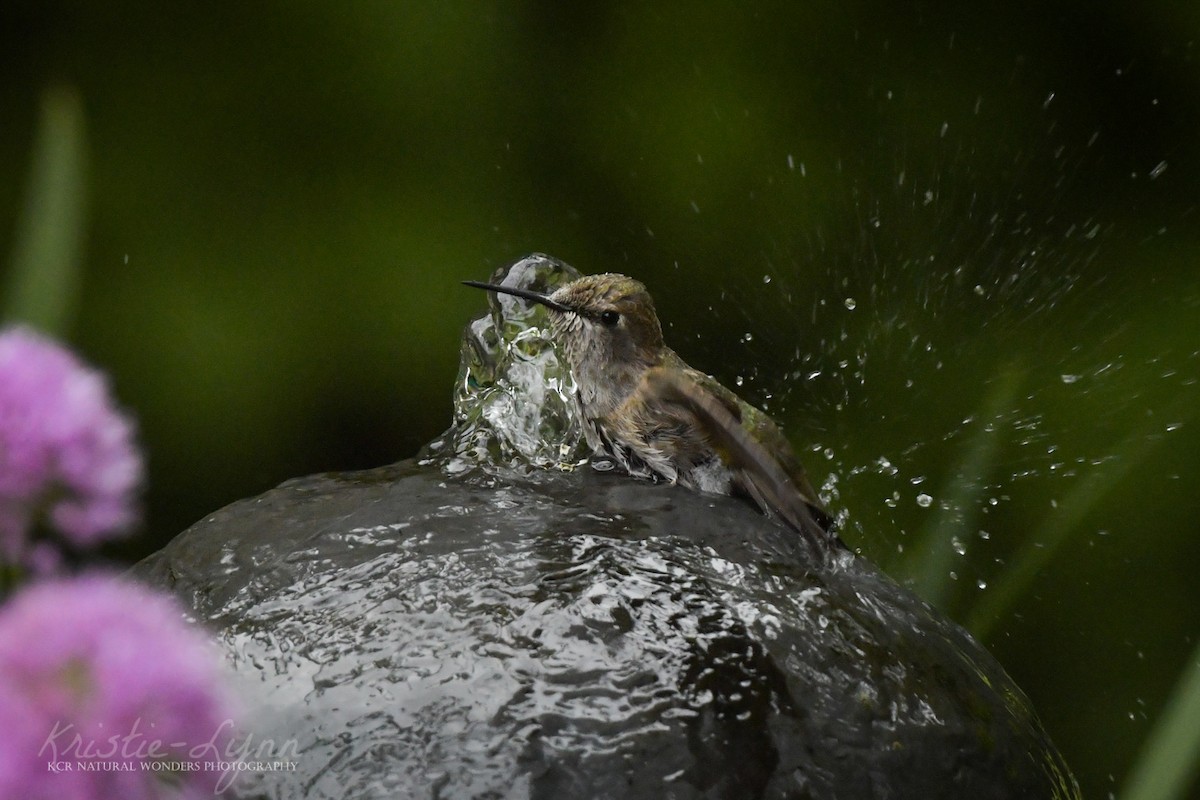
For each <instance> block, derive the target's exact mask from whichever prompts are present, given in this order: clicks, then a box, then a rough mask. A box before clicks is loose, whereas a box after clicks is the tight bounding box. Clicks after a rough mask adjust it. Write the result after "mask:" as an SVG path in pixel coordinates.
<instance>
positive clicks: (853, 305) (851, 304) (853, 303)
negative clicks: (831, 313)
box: [846, 297, 858, 311]
mask: <svg viewBox="0 0 1200 800" xmlns="http://www.w3.org/2000/svg"><path fill="white" fill-rule="evenodd" d="M857 306H858V301H857V300H855V299H854V298H853V297H847V298H846V308H848V309H850V310H851V311H853V310H854V309H855V308H856V307H857Z"/></svg>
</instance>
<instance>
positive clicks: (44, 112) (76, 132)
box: [4, 87, 85, 338]
mask: <svg viewBox="0 0 1200 800" xmlns="http://www.w3.org/2000/svg"><path fill="white" fill-rule="evenodd" d="M84 159H85V156H84V132H83V106H82V103H81V102H80V99H79V95H78V94H77V93H76V92H75V91H74V90H72V89H69V88H63V87H56V88H51V89H48V90H47V91H46V92H45V94H44V95H43V96H42V108H41V118H40V121H39V124H38V131H37V136H36V139H35V141H34V148H33V157H32V162H31V166H30V176H29V188H28V191H27V194H26V199H25V208H24V210H23V213H22V216H21V219H20V222H19V224H18V227H17V236H16V245H15V248H14V251H13V257H12V264H11V272H10V274H9V280H8V285H7V287H6V290H7V291H6V292H5V294H6V297H7V300H6V302H5V304H4V320H5V321H6V322H9V323H12V322H24V323H27V324H29V325H32V326H33V327H35V328H38V329H40V330H42V331H44V332H45V333H48V334H51V335H54V336H58V337H60V338H61V337H63V336H64V334H65V333H66V329H67V327H68V326H69V324H70V321H71V318H72V316H73V312H74V306H75V301H76V298H77V295H78V289H79V262H80V254H81V251H82V246H83V227H84V192H85V187H84V166H85V165H84Z"/></svg>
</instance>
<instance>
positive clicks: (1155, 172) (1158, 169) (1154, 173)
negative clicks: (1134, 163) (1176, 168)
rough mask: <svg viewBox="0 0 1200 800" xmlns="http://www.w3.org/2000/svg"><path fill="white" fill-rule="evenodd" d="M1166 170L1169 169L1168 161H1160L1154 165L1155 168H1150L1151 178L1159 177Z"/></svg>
mask: <svg viewBox="0 0 1200 800" xmlns="http://www.w3.org/2000/svg"><path fill="white" fill-rule="evenodd" d="M1166 171H1167V162H1166V161H1160V162H1158V163H1157V164H1155V165H1154V169H1152V170H1150V177H1151V179H1153V178H1157V177H1158V176H1159V175H1162V174H1163V173H1164V172H1166Z"/></svg>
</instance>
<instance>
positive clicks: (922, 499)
mask: <svg viewBox="0 0 1200 800" xmlns="http://www.w3.org/2000/svg"><path fill="white" fill-rule="evenodd" d="M917 505H919V506H920V507H921V508H929V507H930V506H931V505H933V498H932V497H930V496H929V495H927V494H925V493H924V492H922V493H921V494H919V495H917Z"/></svg>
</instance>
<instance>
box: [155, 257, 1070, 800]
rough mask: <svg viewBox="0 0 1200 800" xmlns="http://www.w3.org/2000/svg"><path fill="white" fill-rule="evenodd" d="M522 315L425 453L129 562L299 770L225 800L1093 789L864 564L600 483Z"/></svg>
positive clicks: (475, 365)
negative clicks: (206, 642)
mask: <svg viewBox="0 0 1200 800" xmlns="http://www.w3.org/2000/svg"><path fill="white" fill-rule="evenodd" d="M570 275H571V271H570V270H569V268H568V267H565V265H562V264H561V263H560V262H554V261H553V260H552V259H548V258H546V257H542V256H535V257H531V258H530V259H526V260H524V261H522V262H519V263H518V264H517V265H516V266H515V267H514V268H513V270H512V271H510V272H509V273H508V278H510V279H513V280H518V281H521V282H523V283H524V284H526V285H534V286H535V287H536V288H538V289H543V290H544V289H545V288H547V286H546V282H549V283H551V284H552V283H553V282H554V281H556V280H563V279H569V277H570ZM500 277H504V276H500ZM539 282H540V283H541V285H538V284H539ZM493 303H496V300H495V299H493ZM526 313H529V314H534V313H536V311H531V310H527V309H520V308H516V307H513V308H502V307H500V306H498V305H493V307H492V312H491V314H490V315H489V316H488V317H485V318H483V319H482V320H478V321H476V322H475V323H473V324H472V326H471V327H469V328H468V330H467V332H466V334H465V338H464V348H463V351H464V355H463V367H462V371H461V373H460V380H459V385H458V387H457V389H456V412H455V414H456V416H455V425H454V427H453V428H452V429H451V430H450V431H449V432H448V433H447V435H446V436H445V437H443V438H442V439H441V440H439V441H438V442H435V443H433V444H432V445H431V446H430V447H429V448H428V450H427V451H426V452H425V453H424V454H423V456H422V458H421V459H420V460H410V461H405V462H401V463H399V464H396V465H393V466H389V467H384V468H380V469H376V470H369V471H365V472H356V473H348V474H338V475H322V476H314V477H309V478H303V479H298V480H293V481H289V482H287V483H285V484H283V485H282V486H280V487H278V488H276V489H273V490H271V491H269V492H267V493H265V494H263V495H261V496H260V497H257V498H252V499H249V500H243V501H240V502H237V503H234V504H232V505H230V506H228V507H226V508H224V509H222V510H220V511H218V512H216V513H215V514H213V515H212V516H210V517H208V518H206V519H204V520H202V521H201V522H199V523H198V524H196V525H195V526H193V527H192V528H190V529H189V530H187V531H185V532H184V533H182V534H180V536H178V537H177V538H176V539H175V540H174V541H173V542H171V544H169V545H168V546H167V547H166V548H165V549H163V550H162V551H160V552H159V553H156V554H155V555H153V556H151V557H150V558H148V559H147V560H145V561H144V562H142V563H141V564H139V565H137V566H136V567H135V568H134V572H135V574H136V575H137V576H139V577H140V578H141V579H142V580H144V581H146V582H149V583H151V584H154V585H158V586H162V587H165V588H168V589H169V590H171V591H173V592H175V593H176V594H178V595H179V596H180V597H182V598H183V599H184V600H185V602H186V603H187V604H188V605H189V606H190V607H191V608H192V609H193V610H194V613H195V615H196V616H197V617H198V618H199V619H201V620H203V621H206V622H207V623H208V624H209V625H210V626H211V627H212V628H213V629H214V630H215V631H216V633H217V636H218V638H219V641H220V642H221V644H222V645H223V647H224V649H225V651H226V653H227V654H228V659H229V662H230V665H231V667H232V670H233V672H234V673H235V675H236V678H237V680H238V681H239V682H240V683H241V685H242V688H243V689H244V694H245V696H246V697H247V698H248V702H249V704H250V708H249V709H248V713H247V714H246V715H245V718H244V720H243V722H244V729H245V734H246V735H245V736H244V738H243V741H244V742H245V744H246V745H247V750H248V752H249V751H251V750H252V748H254V747H262V745H263V744H264V742H265V741H266V740H271V746H268V747H267V748H266V750H265V752H266V753H267V754H268V755H270V754H272V753H274V754H278V753H279V752H280V748H281V747H283V748H285V749H284V753H285V755H286V756H287V759H288V760H289V761H291V762H292V763H294V764H295V771H278V772H273V771H263V772H250V773H246V774H242V775H241V776H240V777H239V778H238V780H237V782H236V783H235V784H234V795H235V796H238V797H270V798H342V797H369V798H374V797H379V798H394V797H402V798H407V797H422V798H423V797H430V798H459V797H461V798H477V797H480V798H509V797H512V798H543V797H544V798H700V797H705V798H760V797H761V798H834V797H836V798H842V799H843V800H844V799H846V798H941V797H955V798H958V797H961V798H992V797H995V798H1009V797H1023V798H1053V797H1077V796H1078V791H1077V789H1076V788H1075V784H1074V781H1073V779H1072V778H1071V776H1070V772H1069V770H1068V769H1067V767H1066V765H1065V764H1064V762H1063V760H1062V758H1061V756H1060V755H1059V754H1058V752H1057V750H1056V749H1055V748H1054V746H1053V744H1052V743H1051V742H1050V741H1049V739H1048V738H1047V736H1046V734H1045V732H1044V730H1043V729H1042V727H1041V725H1040V723H1039V722H1038V719H1037V717H1036V715H1035V714H1034V713H1033V711H1032V710H1031V709H1030V706H1029V703H1028V701H1027V700H1026V699H1025V697H1024V695H1023V694H1022V693H1021V691H1020V690H1019V689H1018V688H1017V687H1016V686H1015V685H1014V684H1013V682H1012V681H1011V679H1009V677H1008V676H1007V675H1006V674H1005V673H1004V671H1003V669H1002V668H1001V667H1000V666H999V664H997V663H996V661H995V660H994V659H993V658H992V657H991V656H990V655H989V654H988V653H987V652H986V651H985V650H984V649H983V648H982V647H981V646H980V645H978V644H977V643H976V642H975V641H974V640H972V639H971V638H970V636H969V635H968V634H967V633H966V632H965V631H963V630H962V629H961V628H959V627H958V626H956V625H954V624H953V623H951V622H949V621H948V620H945V619H943V618H942V617H940V616H939V615H938V614H937V613H936V612H935V611H934V610H933V609H932V608H930V607H929V606H928V605H927V604H925V603H924V602H922V601H921V600H919V599H918V598H917V597H915V596H914V595H913V594H911V593H910V592H908V591H906V590H905V589H903V588H901V587H899V586H897V585H896V584H895V583H894V582H892V581H891V580H890V579H888V578H887V577H886V576H884V575H882V574H881V573H879V572H878V571H877V570H876V569H875V568H874V567H873V566H872V565H870V564H869V563H868V562H867V561H866V560H865V559H863V558H861V557H855V556H852V555H850V554H848V553H847V554H845V555H844V556H843V557H840V558H837V559H834V560H833V561H832V563H826V564H820V565H818V564H814V563H811V562H810V560H809V556H808V551H807V550H806V549H805V548H804V547H803V546H802V543H801V542H800V541H799V540H798V538H797V537H796V535H795V534H794V533H793V532H792V531H790V530H788V529H787V528H785V527H783V526H782V525H779V524H777V523H775V522H773V521H772V520H770V519H767V518H765V517H763V516H761V515H759V514H758V513H757V512H756V511H755V510H753V509H752V508H750V507H749V506H747V505H745V504H743V503H740V502H738V501H736V500H733V499H731V498H726V497H715V496H707V495H701V494H697V493H694V492H690V491H687V490H684V489H680V488H678V487H670V486H663V485H654V484H651V483H646V482H641V481H636V480H633V479H631V478H629V477H627V476H623V475H619V474H612V473H607V474H602V473H599V472H596V471H594V470H592V469H590V468H589V467H587V466H583V458H582V457H581V454H580V452H579V449H578V447H577V445H578V428H577V427H575V428H572V427H571V426H572V425H576V426H577V421H575V420H574V419H573V418H572V416H571V415H572V410H571V406H570V403H569V402H566V401H567V400H569V392H570V384H569V375H564V374H562V371H561V370H560V368H559V367H558V365H557V363H556V362H555V360H554V359H553V354H552V349H548V342H547V341H546V340H545V339H544V337H542V336H541V335H540V334H539V332H538V329H537V324H536V323H537V320H536V318H535V317H529V318H518V317H517V315H520V314H526ZM514 318H517V323H514V321H513V320H514ZM531 331H532V333H531ZM547 387H549V389H547ZM530 392H534V393H537V392H541V393H542V394H541V395H540V397H539V402H537V403H535V404H533V405H530V402H529V398H530V394H529V393H530ZM506 409H507V410H506ZM261 752H263V751H261V750H260V751H259V753H261Z"/></svg>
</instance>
